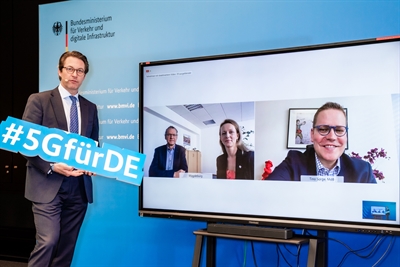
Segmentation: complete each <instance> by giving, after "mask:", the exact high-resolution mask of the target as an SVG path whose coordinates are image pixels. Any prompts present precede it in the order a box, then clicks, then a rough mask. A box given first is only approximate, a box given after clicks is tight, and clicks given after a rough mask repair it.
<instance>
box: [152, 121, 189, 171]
mask: <svg viewBox="0 0 400 267" xmlns="http://www.w3.org/2000/svg"><path fill="white" fill-rule="evenodd" d="M164 136H165V140H166V141H167V144H166V145H163V146H159V147H157V148H156V149H155V150H154V157H153V161H152V162H151V165H150V169H149V176H150V177H174V178H179V174H180V173H185V172H187V171H188V166H187V161H186V149H185V148H184V147H182V146H180V145H177V144H176V139H177V137H178V130H177V129H176V128H175V127H173V126H169V127H168V128H167V129H166V130H165V135H164Z"/></svg>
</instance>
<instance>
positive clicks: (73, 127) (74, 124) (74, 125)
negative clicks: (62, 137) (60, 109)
mask: <svg viewBox="0 0 400 267" xmlns="http://www.w3.org/2000/svg"><path fill="white" fill-rule="evenodd" d="M69 98H71V100H72V105H71V111H70V114H69V117H70V123H69V131H70V132H71V133H78V130H79V124H78V109H77V107H76V98H75V97H73V96H69Z"/></svg>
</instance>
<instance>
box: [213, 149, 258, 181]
mask: <svg viewBox="0 0 400 267" xmlns="http://www.w3.org/2000/svg"><path fill="white" fill-rule="evenodd" d="M227 168H228V155H227V154H225V153H224V154H222V155H220V156H218V158H217V178H219V179H226V170H227ZM235 177H236V178H235V179H247V180H254V151H247V152H245V151H242V150H240V149H238V150H237V151H236V170H235Z"/></svg>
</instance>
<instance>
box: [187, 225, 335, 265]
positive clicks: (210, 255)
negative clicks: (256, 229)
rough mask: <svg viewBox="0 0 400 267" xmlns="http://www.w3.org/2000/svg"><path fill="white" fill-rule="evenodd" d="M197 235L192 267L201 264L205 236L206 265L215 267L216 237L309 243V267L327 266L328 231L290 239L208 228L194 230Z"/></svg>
mask: <svg viewBox="0 0 400 267" xmlns="http://www.w3.org/2000/svg"><path fill="white" fill-rule="evenodd" d="M193 233H194V234H195V235H196V244H195V248H194V253H193V261H192V267H199V266H200V259H201V253H202V247H203V238H204V237H206V239H207V244H206V253H207V254H206V261H207V263H206V266H207V267H215V255H216V239H217V238H228V239H241V240H250V241H259V242H270V243H281V244H292V245H300V244H308V245H309V248H308V258H307V267H315V266H318V267H325V266H327V253H326V252H327V242H325V240H326V238H325V237H326V236H327V232H326V231H318V236H317V237H303V236H300V237H296V236H295V237H292V238H289V239H283V238H269V237H259V236H249V235H236V234H226V233H210V232H209V231H207V229H201V230H197V231H194V232H193Z"/></svg>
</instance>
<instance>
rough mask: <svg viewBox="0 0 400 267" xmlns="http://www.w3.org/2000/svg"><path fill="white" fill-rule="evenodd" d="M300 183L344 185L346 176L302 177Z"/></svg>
mask: <svg viewBox="0 0 400 267" xmlns="http://www.w3.org/2000/svg"><path fill="white" fill-rule="evenodd" d="M300 181H302V182H331V183H343V181H344V176H319V175H302V176H300Z"/></svg>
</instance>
